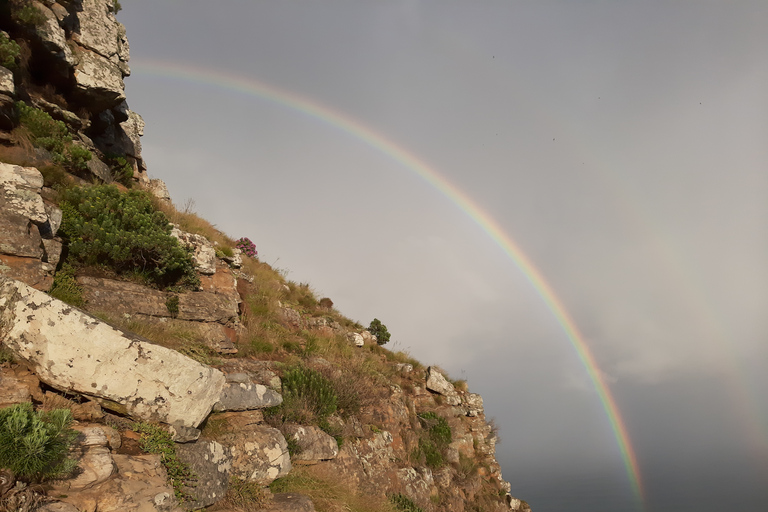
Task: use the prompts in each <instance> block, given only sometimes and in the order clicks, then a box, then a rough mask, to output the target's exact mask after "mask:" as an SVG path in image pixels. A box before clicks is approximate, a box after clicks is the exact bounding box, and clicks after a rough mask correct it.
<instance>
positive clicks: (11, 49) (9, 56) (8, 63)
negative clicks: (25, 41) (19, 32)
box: [0, 32, 21, 69]
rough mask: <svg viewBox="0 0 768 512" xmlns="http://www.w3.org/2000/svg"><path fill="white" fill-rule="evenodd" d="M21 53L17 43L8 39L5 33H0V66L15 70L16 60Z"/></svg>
mask: <svg viewBox="0 0 768 512" xmlns="http://www.w3.org/2000/svg"><path fill="white" fill-rule="evenodd" d="M20 53H21V47H20V46H19V43H17V42H16V41H14V40H13V39H8V36H6V35H5V33H2V32H0V66H3V67H4V68H8V69H15V68H16V66H17V63H16V59H18V57H19V54H20Z"/></svg>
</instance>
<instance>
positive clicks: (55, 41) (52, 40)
mask: <svg viewBox="0 0 768 512" xmlns="http://www.w3.org/2000/svg"><path fill="white" fill-rule="evenodd" d="M31 5H32V6H33V7H35V8H36V9H37V10H38V11H40V13H42V14H43V16H44V17H45V21H44V22H43V23H42V24H40V25H38V26H37V27H35V34H36V36H37V38H38V39H39V40H40V41H41V42H42V43H43V46H44V47H45V49H46V50H47V51H48V52H49V53H50V54H51V55H52V56H55V57H56V58H57V60H59V61H60V62H61V63H63V64H64V65H63V66H61V67H63V68H67V67H72V66H74V65H75V58H74V56H73V55H72V50H71V49H70V48H69V45H67V36H66V33H65V32H64V29H63V28H61V25H60V24H59V19H58V18H57V16H56V14H55V13H54V12H53V11H52V10H51V9H49V8H48V7H46V6H45V5H43V4H42V3H40V2H38V1H36V0H33V1H32V2H31Z"/></svg>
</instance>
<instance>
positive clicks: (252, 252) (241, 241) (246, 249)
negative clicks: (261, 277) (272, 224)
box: [235, 237, 259, 258]
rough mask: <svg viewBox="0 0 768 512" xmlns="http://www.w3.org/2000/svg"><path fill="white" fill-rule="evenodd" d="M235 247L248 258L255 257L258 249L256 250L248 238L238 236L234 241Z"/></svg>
mask: <svg viewBox="0 0 768 512" xmlns="http://www.w3.org/2000/svg"><path fill="white" fill-rule="evenodd" d="M235 247H236V248H238V249H240V250H241V251H242V252H243V254H245V255H246V256H248V257H249V258H255V257H256V255H257V254H259V251H257V250H256V245H255V244H254V243H253V242H251V239H250V238H246V237H243V238H238V239H237V240H236V241H235Z"/></svg>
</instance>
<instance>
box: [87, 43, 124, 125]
mask: <svg viewBox="0 0 768 512" xmlns="http://www.w3.org/2000/svg"><path fill="white" fill-rule="evenodd" d="M76 57H77V65H76V66H75V72H74V76H75V86H76V88H77V91H78V93H79V96H80V97H81V99H82V100H83V102H84V103H86V104H88V105H89V108H90V109H92V110H93V111H95V112H99V111H101V110H106V109H109V108H112V107H114V106H116V105H118V104H120V103H121V102H122V101H124V100H125V84H124V83H123V73H122V71H121V70H120V68H119V67H118V66H117V64H115V63H114V62H112V61H110V60H109V59H106V58H104V57H102V56H101V55H99V54H98V53H95V52H92V51H90V50H86V49H84V48H79V49H78V50H77V54H76Z"/></svg>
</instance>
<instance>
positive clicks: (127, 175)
mask: <svg viewBox="0 0 768 512" xmlns="http://www.w3.org/2000/svg"><path fill="white" fill-rule="evenodd" d="M105 159H106V160H105V163H106V164H107V165H108V166H109V168H110V169H111V170H112V179H114V180H115V181H116V182H118V183H120V184H121V185H124V186H125V187H126V188H131V187H133V165H131V162H129V161H128V159H126V158H125V157H124V156H119V155H112V154H108V155H106V156H105Z"/></svg>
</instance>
